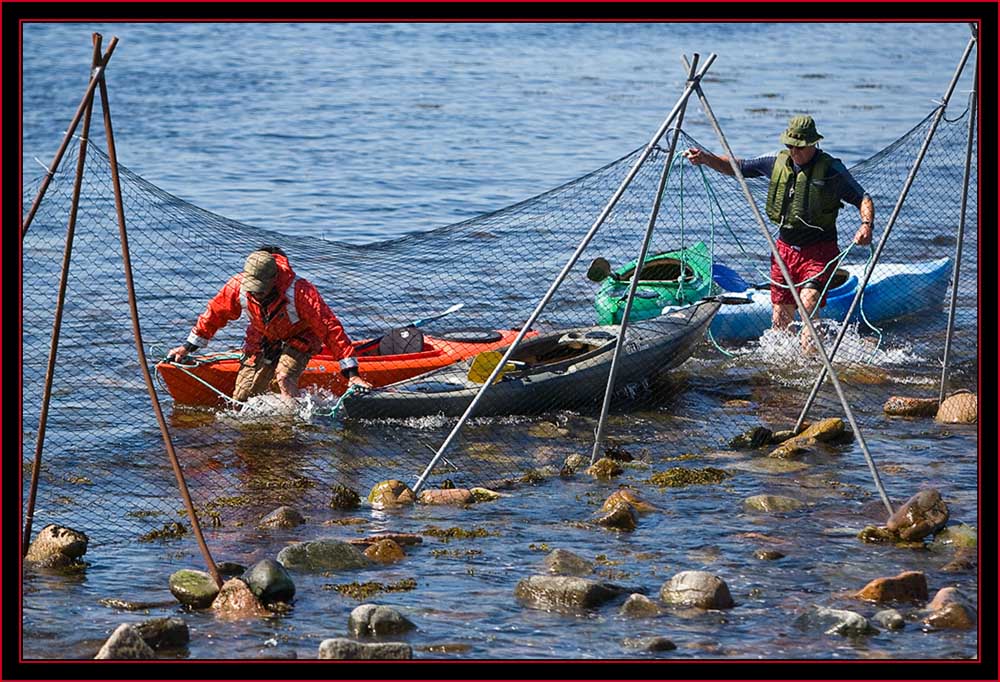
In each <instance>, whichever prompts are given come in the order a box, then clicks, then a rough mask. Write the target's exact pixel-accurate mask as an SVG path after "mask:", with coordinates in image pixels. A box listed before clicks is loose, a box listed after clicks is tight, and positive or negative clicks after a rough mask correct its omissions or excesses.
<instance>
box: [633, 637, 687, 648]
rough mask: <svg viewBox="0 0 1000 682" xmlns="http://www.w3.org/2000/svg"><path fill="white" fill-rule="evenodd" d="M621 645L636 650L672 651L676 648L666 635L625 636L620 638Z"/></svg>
mask: <svg viewBox="0 0 1000 682" xmlns="http://www.w3.org/2000/svg"><path fill="white" fill-rule="evenodd" d="M622 646H623V647H625V648H626V649H635V650H637V651H673V650H674V649H676V648H677V645H676V644H674V643H673V642H671V641H670V640H669V639H667V638H666V637H626V638H625V639H624V640H622Z"/></svg>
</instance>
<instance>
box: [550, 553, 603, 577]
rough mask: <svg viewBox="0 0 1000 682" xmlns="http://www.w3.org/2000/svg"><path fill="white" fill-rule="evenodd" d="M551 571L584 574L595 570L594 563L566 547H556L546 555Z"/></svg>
mask: <svg viewBox="0 0 1000 682" xmlns="http://www.w3.org/2000/svg"><path fill="white" fill-rule="evenodd" d="M545 566H546V568H548V569H549V573H552V574H553V575H564V576H584V575H590V574H591V573H593V572H594V564H593V563H591V562H589V561H587V560H586V559H584V558H583V557H580V556H577V555H576V554H573V552H570V551H568V550H565V549H554V550H552V551H551V552H550V553H549V555H548V556H547V557H545Z"/></svg>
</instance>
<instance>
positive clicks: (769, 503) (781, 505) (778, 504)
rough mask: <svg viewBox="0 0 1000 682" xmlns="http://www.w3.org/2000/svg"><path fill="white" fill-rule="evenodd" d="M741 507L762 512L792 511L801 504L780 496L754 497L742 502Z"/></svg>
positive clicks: (793, 499) (791, 498)
mask: <svg viewBox="0 0 1000 682" xmlns="http://www.w3.org/2000/svg"><path fill="white" fill-rule="evenodd" d="M743 506H744V507H746V508H747V509H752V510H754V511H762V512H775V511H794V510H796V509H799V508H800V507H801V506H802V502H800V501H799V500H796V499H795V498H793V497H783V496H781V495H754V496H752V497H748V498H747V499H745V500H743Z"/></svg>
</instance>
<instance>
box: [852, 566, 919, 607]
mask: <svg viewBox="0 0 1000 682" xmlns="http://www.w3.org/2000/svg"><path fill="white" fill-rule="evenodd" d="M854 596H855V597H856V598H857V599H862V600H864V601H872V602H877V603H883V602H890V601H924V600H926V599H927V576H925V575H924V574H923V573H922V572H920V571H904V572H902V573H900V574H899V575H897V576H894V577H892V578H876V579H875V580H872V581H871V582H870V583H868V584H867V585H865V586H864V587H862V588H861V590H859V591H858V592H857V593H856V594H855V595H854Z"/></svg>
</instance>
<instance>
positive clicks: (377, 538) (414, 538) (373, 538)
mask: <svg viewBox="0 0 1000 682" xmlns="http://www.w3.org/2000/svg"><path fill="white" fill-rule="evenodd" d="M382 540H392V541H393V542H395V543H396V544H398V545H402V546H404V547H407V546H409V545H419V544H420V543H422V542H423V541H424V538H423V537H422V536H421V535H419V534H417V533H392V532H385V533H376V534H375V535H369V536H367V537H364V538H360V539H358V540H351V544H356V543H361V544H365V545H374V544H375V543H377V542H381V541H382Z"/></svg>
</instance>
